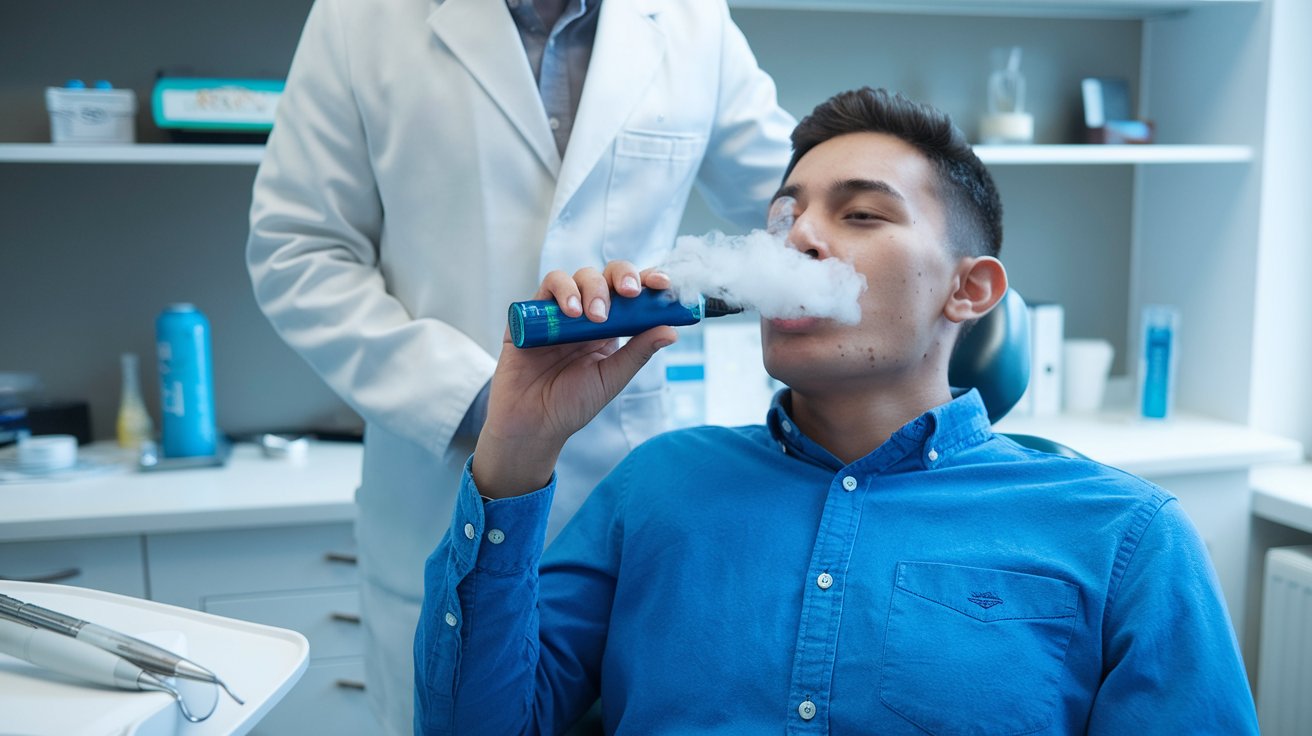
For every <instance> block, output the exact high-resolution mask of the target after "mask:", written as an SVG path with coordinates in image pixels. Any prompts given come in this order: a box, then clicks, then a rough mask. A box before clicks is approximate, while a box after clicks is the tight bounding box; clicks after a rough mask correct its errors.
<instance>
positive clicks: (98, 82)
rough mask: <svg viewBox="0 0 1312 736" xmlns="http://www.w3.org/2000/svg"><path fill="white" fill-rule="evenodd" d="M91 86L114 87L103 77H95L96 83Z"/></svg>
mask: <svg viewBox="0 0 1312 736" xmlns="http://www.w3.org/2000/svg"><path fill="white" fill-rule="evenodd" d="M91 86H92V87H95V88H96V89H114V85H112V84H110V83H109V82H108V81H107V80H104V79H97V80H96V83H95V84H93V85H91Z"/></svg>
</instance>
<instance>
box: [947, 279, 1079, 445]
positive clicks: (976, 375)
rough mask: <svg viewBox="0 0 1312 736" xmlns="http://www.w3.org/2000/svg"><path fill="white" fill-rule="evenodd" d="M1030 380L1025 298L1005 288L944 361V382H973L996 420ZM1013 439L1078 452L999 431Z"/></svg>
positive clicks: (960, 384)
mask: <svg viewBox="0 0 1312 736" xmlns="http://www.w3.org/2000/svg"><path fill="white" fill-rule="evenodd" d="M1029 381H1030V319H1029V309H1028V308H1027V307H1026V306H1025V300H1024V299H1022V298H1021V296H1020V294H1018V293H1016V291H1015V290H1014V289H1008V290H1007V293H1006V294H1005V295H1003V297H1002V301H1000V302H998V305H997V306H996V307H994V308H993V311H991V312H989V313H988V314H986V315H984V316H983V317H982V318H980V320H979V321H978V322H976V323H975V325H974V327H972V328H971V329H970V331H969V332H967V333H966V334H965V335H963V336H962V337H961V340H960V342H958V343H957V347H956V349H955V350H953V351H952V359H951V360H950V361H949V362H948V384H949V385H951V386H954V387H957V388H965V389H970V388H974V389H977V390H978V391H979V395H980V398H981V399H983V400H984V408H985V409H987V410H988V413H989V422H990V423H993V424H997V423H998V420H1000V419H1002V418H1003V417H1004V416H1006V415H1007V412H1009V411H1011V409H1012V407H1014V406H1015V405H1016V402H1017V401H1020V397H1021V396H1022V395H1024V393H1025V387H1026V386H1028V385H1029ZM1000 434H1002V436H1004V437H1006V438H1008V439H1010V440H1011V441H1012V442H1015V443H1016V444H1018V445H1021V446H1023V447H1029V448H1031V449H1034V450H1041V451H1043V452H1051V453H1053V454H1055V455H1064V456H1065V457H1078V458H1082V457H1084V455H1082V454H1080V453H1078V452H1076V451H1075V450H1072V449H1071V448H1069V447H1067V446H1066V445H1063V444H1060V443H1057V442H1053V441H1052V440H1049V439H1045V438H1043V437H1035V436H1034V435H1030V434H1007V433H1000Z"/></svg>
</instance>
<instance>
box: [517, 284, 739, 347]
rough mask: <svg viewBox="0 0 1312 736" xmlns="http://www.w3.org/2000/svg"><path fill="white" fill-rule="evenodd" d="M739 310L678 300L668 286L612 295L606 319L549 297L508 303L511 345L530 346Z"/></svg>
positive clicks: (708, 301) (717, 302) (630, 332)
mask: <svg viewBox="0 0 1312 736" xmlns="http://www.w3.org/2000/svg"><path fill="white" fill-rule="evenodd" d="M741 311H743V310H742V307H735V306H731V305H729V304H727V303H725V302H724V301H723V300H721V299H715V298H713V297H704V296H700V295H699V296H698V297H697V300H696V301H695V302H693V303H692V304H684V303H682V302H680V301H679V299H678V298H676V297H675V296H674V294H673V293H672V292H670V291H668V290H652V289H643V290H642V292H641V293H640V294H638V295H637V296H635V297H625V296H619V295H617V294H612V295H611V300H610V313H609V314H608V315H607V317H606V321H605V322H593V321H592V320H590V319H588V318H587V316H579V317H570V316H568V315H566V314H565V313H564V312H563V311H562V310H561V308H560V305H559V304H557V303H556V300H554V299H537V300H533V301H526V302H515V303H513V304H511V305H510V315H509V321H510V339H511V341H512V342H514V344H515V347H517V348H536V347H543V346H545V345H560V344H562V343H570V342H586V341H588V340H604V339H608V338H612V337H632V336H634V335H637V334H639V333H642V332H644V331H646V330H650V329H651V328H653V327H658V326H660V325H670V326H674V327H677V326H680V325H692V324H697V323H698V322H700V321H702V318H703V317H723V316H725V315H727V314H737V313H738V312H741Z"/></svg>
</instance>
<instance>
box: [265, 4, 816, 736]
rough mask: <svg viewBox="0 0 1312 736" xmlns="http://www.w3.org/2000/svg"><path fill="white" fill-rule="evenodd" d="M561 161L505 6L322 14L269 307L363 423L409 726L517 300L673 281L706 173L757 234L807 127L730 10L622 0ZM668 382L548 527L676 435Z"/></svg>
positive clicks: (289, 95)
mask: <svg viewBox="0 0 1312 736" xmlns="http://www.w3.org/2000/svg"><path fill="white" fill-rule="evenodd" d="M600 13H601V15H600V18H599V20H598V28H597V33H596V41H595V43H594V46H593V54H592V59H591V62H590V66H589V68H588V73H587V79H586V83H585V86H584V89H583V96H582V99H581V101H580V103H579V110H578V114H577V117H576V120H575V123H574V128H573V130H572V133H571V135H570V140H569V145H568V147H567V150H566V153H565V156H564V160H563V161H562V160H561V157H560V155H559V154H558V153H557V149H556V145H555V142H554V139H553V137H552V132H551V128H550V127H549V124H548V120H547V117H546V113H545V112H544V109H543V106H542V103H541V98H540V96H539V93H538V90H537V87H536V84H535V82H534V79H533V75H532V72H531V70H530V68H529V65H528V62H527V59H526V56H525V53H524V50H523V45H522V43H521V41H520V38H519V36H518V34H517V31H516V29H515V26H514V24H513V21H512V20H511V17H510V13H509V10H508V9H507V8H506V4H505V0H445V1H444V2H434V1H433V0H319V1H318V2H317V3H316V4H315V5H314V7H313V8H312V10H311V11H310V15H309V18H308V20H307V22H306V26H305V30H304V33H303V35H302V37H301V41H300V45H299V46H298V48H297V51H296V56H295V58H294V60H293V63H292V67H291V72H290V74H289V77H288V80H287V89H286V92H285V93H284V95H283V97H282V100H281V101H280V103H279V108H278V113H277V122H276V124H275V126H274V131H273V134H272V137H271V138H270V141H269V146H268V151H267V153H266V156H265V159H264V162H263V164H262V165H261V167H260V171H259V174H258V176H257V178H256V182H255V190H254V203H253V206H252V209H251V235H250V241H249V244H248V248H247V258H248V265H249V268H250V273H251V278H252V282H253V284H254V288H255V295H256V298H257V300H258V301H259V303H260V306H261V308H262V309H263V310H264V312H265V314H266V315H267V316H268V318H269V320H270V321H271V322H272V324H273V325H274V327H275V328H276V329H277V331H278V332H279V333H280V334H281V335H282V337H283V338H284V339H285V340H286V341H287V342H288V343H289V344H290V345H291V346H292V347H294V348H295V349H296V350H297V351H298V352H299V353H300V354H301V355H303V356H304V357H305V359H306V360H307V361H309V363H310V364H311V365H312V366H313V367H314V369H315V370H316V371H317V372H318V373H319V375H321V376H322V377H323V378H324V380H325V381H327V383H328V384H329V385H330V386H331V387H332V388H333V389H334V390H335V391H336V392H337V393H338V394H339V395H341V396H342V397H343V398H344V399H345V400H346V401H347V402H348V403H349V404H350V405H351V406H352V407H353V408H354V409H356V410H357V411H358V412H359V413H360V415H361V416H363V417H364V419H365V421H366V432H365V435H366V437H365V460H364V472H363V479H362V484H361V487H360V489H359V492H358V493H357V505H358V512H359V513H358V520H357V523H356V536H357V540H358V543H359V554H360V564H361V574H362V582H363V593H362V598H363V601H362V603H363V610H362V614H363V620H364V624H365V626H366V630H367V632H368V639H369V641H368V644H367V646H368V649H367V652H368V654H367V663H366V683H367V688H368V692H369V694H370V696H371V700H372V701H373V702H374V703H375V704H376V706H378V707H380V708H382V712H381V714H382V715H383V717H384V718H385V720H386V726H387V728H388V730H390V731H392V732H397V733H401V732H404V733H408V732H409V731H410V728H411V724H410V711H411V702H412V701H411V689H412V685H411V683H412V671H411V670H412V664H411V654H410V653H411V638H412V634H413V631H414V627H415V622H416V620H417V616H418V610H419V608H418V607H419V602H420V600H421V598H422V592H423V590H422V568H423V562H424V560H425V558H426V557H427V555H428V554H429V553H430V552H431V551H432V549H433V547H434V546H435V545H436V544H437V542H438V540H439V539H440V538H441V536H442V534H443V532H444V530H445V528H446V527H447V525H448V523H449V520H450V514H451V508H452V500H453V498H454V495H455V491H456V489H457V487H458V478H459V473H460V471H461V469H462V467H463V464H464V462H465V460H466V458H467V457H468V454H469V452H470V451H471V449H472V448H471V447H470V446H469V443H468V442H464V441H457V442H454V443H453V439H452V438H453V434H454V432H455V429H456V427H457V426H458V425H459V424H460V421H461V419H462V417H464V415H465V412H466V410H467V408H468V407H469V405H470V403H471V402H472V400H473V399H474V398H475V396H476V395H477V394H478V393H479V391H480V389H481V388H482V387H483V385H484V384H485V383H486V382H487V380H488V379H489V378H490V377H491V374H492V370H493V367H494V365H495V356H496V355H497V353H498V352H499V350H500V347H501V339H502V335H503V332H504V330H505V324H506V307H507V305H508V304H509V303H510V302H511V301H514V300H517V299H525V298H529V297H531V296H532V295H533V294H534V292H535V291H536V289H537V286H538V284H539V283H540V281H541V278H542V276H543V275H545V274H546V273H547V272H548V271H550V270H552V269H563V270H564V271H566V272H568V273H573V272H574V271H575V270H577V269H578V268H580V267H583V266H596V267H600V266H602V265H603V264H604V263H605V262H606V261H608V260H611V259H616V258H624V259H628V260H630V261H633V262H634V263H635V264H637V265H638V266H639V267H645V266H650V265H654V264H656V263H657V262H658V261H659V260H660V259H661V257H662V255H663V254H664V253H665V252H666V250H667V249H668V248H669V247H670V246H671V245H672V243H673V240H674V237H675V236H676V234H677V233H676V229H677V227H678V224H679V222H680V219H681V217H682V213H683V208H684V204H685V202H686V200H687V197H688V194H689V190H690V188H691V187H692V185H693V183H694V181H696V183H698V185H699V187H700V188H701V190H702V191H703V193H704V196H705V197H706V198H707V199H708V201H709V202H711V204H712V206H713V207H715V208H716V209H717V210H718V211H719V213H720V214H721V215H723V216H725V217H727V218H729V219H731V220H733V221H735V222H737V223H740V224H742V225H759V224H760V223H762V222H763V220H764V215H765V207H766V202H767V200H768V198H769V196H770V195H771V194H772V193H773V191H774V189H775V188H776V187H777V186H778V184H779V177H780V175H781V173H782V171H783V167H784V165H785V164H786V162H787V158H788V155H789V147H788V143H787V136H788V134H789V133H790V131H791V130H792V126H793V123H794V121H793V119H792V118H791V117H790V116H789V115H788V114H787V113H785V112H784V111H783V110H782V109H780V108H779V107H778V104H777V102H776V97H775V88H774V84H773V83H772V81H771V80H770V79H769V77H768V76H766V75H765V74H764V73H763V72H761V71H760V69H759V68H758V67H757V65H756V61H755V59H754V57H753V56H752V54H751V51H750V50H749V49H748V46H747V43H746V41H745V40H744V38H743V37H742V35H741V33H740V32H739V31H738V29H737V28H736V27H735V26H734V25H733V23H732V21H731V20H730V18H729V15H728V11H727V8H726V7H725V4H724V2H723V0H604V2H603V3H602V6H601V10H600ZM661 387H662V371H661V370H660V369H659V366H649V367H648V369H646V370H644V372H643V373H642V374H640V375H639V377H638V378H637V379H636V380H635V381H634V383H633V384H632V385H631V386H630V387H629V389H628V390H627V391H626V392H625V393H624V394H623V395H621V397H620V398H619V399H617V400H616V401H615V402H612V404H611V406H609V407H608V408H607V409H606V410H605V411H604V412H603V413H602V415H601V416H599V417H598V418H597V419H596V420H594V422H593V423H592V424H591V425H590V426H589V427H588V428H586V429H585V430H584V431H583V432H582V433H580V435H579V436H576V437H575V438H574V439H573V440H572V441H571V442H570V444H569V446H567V447H566V450H565V452H564V454H563V455H562V458H561V463H560V466H559V467H558V474H559V478H560V486H559V490H558V492H557V495H556V504H555V507H554V509H553V512H552V533H554V531H555V530H557V529H559V527H560V526H561V525H562V524H563V523H564V521H565V520H566V519H568V517H569V516H570V515H572V514H573V512H574V510H575V509H577V507H578V505H579V504H580V503H581V502H582V500H583V498H584V497H585V495H586V493H587V491H588V490H590V489H591V488H592V486H593V485H594V484H595V482H596V481H598V480H599V479H600V478H601V477H602V476H603V475H604V474H605V473H606V472H608V471H609V470H610V468H611V467H613V466H614V464H615V463H616V462H617V461H618V460H619V459H620V458H621V457H622V456H623V455H624V454H625V453H626V452H627V451H628V450H629V449H631V448H632V447H633V446H634V445H635V444H637V443H638V442H641V441H642V440H644V439H646V438H647V437H648V436H650V435H652V434H653V433H656V432H658V431H660V430H661V429H663V414H662V411H661V403H660V392H661Z"/></svg>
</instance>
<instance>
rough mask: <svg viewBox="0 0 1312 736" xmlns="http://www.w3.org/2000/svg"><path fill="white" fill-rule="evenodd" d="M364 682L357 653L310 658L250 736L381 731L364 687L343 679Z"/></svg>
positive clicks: (331, 735)
mask: <svg viewBox="0 0 1312 736" xmlns="http://www.w3.org/2000/svg"><path fill="white" fill-rule="evenodd" d="M362 682H364V660H363V659H362V658H360V657H348V658H346V659H338V660H328V661H323V662H313V663H311V664H310V666H309V667H308V668H306V670H305V674H304V675H302V676H301V680H300V682H298V683H296V686H295V687H293V688H292V691H291V692H289V693H287V697H285V698H283V699H282V702H280V703H278V705H276V706H274V708H273V710H271V711H269V715H267V716H265V717H264V718H263V719H262V720H261V721H260V722H259V723H257V724H255V728H254V729H252V730H251V734H252V736H301V734H315V736H339V735H340V736H360V734H376V733H381V732H382V728H381V727H380V726H379V725H378V721H377V720H375V719H374V716H373V712H372V711H370V710H369V701H368V698H367V697H366V696H365V693H364V690H361V689H359V688H356V687H351V686H350V685H349V684H347V683H362Z"/></svg>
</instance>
